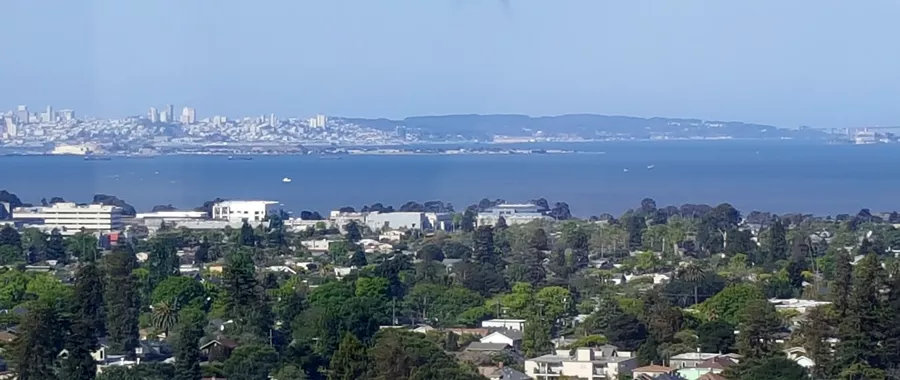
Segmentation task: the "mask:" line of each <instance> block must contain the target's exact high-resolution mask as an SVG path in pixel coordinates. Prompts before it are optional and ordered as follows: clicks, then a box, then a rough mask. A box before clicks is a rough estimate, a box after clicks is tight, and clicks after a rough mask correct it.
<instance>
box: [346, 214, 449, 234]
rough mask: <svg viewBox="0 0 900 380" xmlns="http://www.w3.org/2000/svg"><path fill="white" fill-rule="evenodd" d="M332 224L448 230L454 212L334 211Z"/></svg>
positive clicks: (390, 228) (388, 228)
mask: <svg viewBox="0 0 900 380" xmlns="http://www.w3.org/2000/svg"><path fill="white" fill-rule="evenodd" d="M328 219H329V221H330V222H331V223H332V225H334V226H336V227H338V228H344V226H346V225H347V224H348V223H350V222H351V221H356V222H357V223H359V224H361V225H365V226H366V227H368V228H369V229H370V230H372V231H387V230H395V229H404V230H446V231H450V230H452V229H453V214H451V213H447V212H402V211H398V212H353V213H344V212H340V211H332V212H331V214H330V216H329V218H328Z"/></svg>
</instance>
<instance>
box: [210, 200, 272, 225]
mask: <svg viewBox="0 0 900 380" xmlns="http://www.w3.org/2000/svg"><path fill="white" fill-rule="evenodd" d="M280 212H281V206H280V205H279V203H278V202H275V201H223V202H219V203H216V204H215V205H213V207H212V218H213V219H218V220H228V221H232V222H236V221H243V220H246V221H250V222H259V221H262V220H265V219H266V217H269V216H273V215H278V214H279V213H280Z"/></svg>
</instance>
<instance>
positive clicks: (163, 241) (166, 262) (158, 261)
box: [147, 236, 178, 287]
mask: <svg viewBox="0 0 900 380" xmlns="http://www.w3.org/2000/svg"><path fill="white" fill-rule="evenodd" d="M147 269H148V270H149V271H150V279H149V280H150V286H151V287H156V285H157V284H159V283H160V282H163V280H165V279H167V278H169V277H170V276H174V275H176V274H177V273H178V255H177V254H176V249H175V242H174V241H173V239H172V238H171V237H168V236H161V237H159V238H156V239H154V241H153V243H152V246H151V248H150V255H149V257H148V258H147Z"/></svg>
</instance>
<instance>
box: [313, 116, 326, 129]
mask: <svg viewBox="0 0 900 380" xmlns="http://www.w3.org/2000/svg"><path fill="white" fill-rule="evenodd" d="M326 125H328V117H327V116H325V115H316V127H319V128H325V126H326Z"/></svg>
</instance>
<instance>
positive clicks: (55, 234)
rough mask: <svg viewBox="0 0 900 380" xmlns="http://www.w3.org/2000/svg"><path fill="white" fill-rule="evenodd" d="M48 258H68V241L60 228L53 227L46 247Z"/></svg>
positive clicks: (45, 251) (45, 252)
mask: <svg viewBox="0 0 900 380" xmlns="http://www.w3.org/2000/svg"><path fill="white" fill-rule="evenodd" d="M44 254H45V255H44V256H45V257H46V258H47V260H66V258H67V257H66V242H65V239H64V238H63V236H62V234H61V233H59V230H57V229H55V228H54V229H53V231H51V232H50V237H49V238H47V245H46V246H45V248H44Z"/></svg>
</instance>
